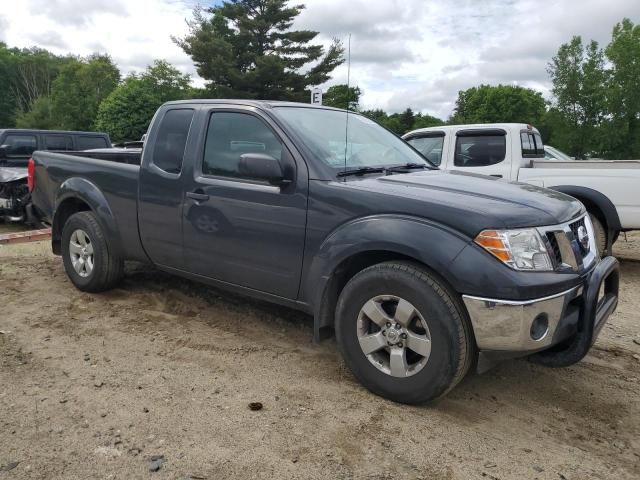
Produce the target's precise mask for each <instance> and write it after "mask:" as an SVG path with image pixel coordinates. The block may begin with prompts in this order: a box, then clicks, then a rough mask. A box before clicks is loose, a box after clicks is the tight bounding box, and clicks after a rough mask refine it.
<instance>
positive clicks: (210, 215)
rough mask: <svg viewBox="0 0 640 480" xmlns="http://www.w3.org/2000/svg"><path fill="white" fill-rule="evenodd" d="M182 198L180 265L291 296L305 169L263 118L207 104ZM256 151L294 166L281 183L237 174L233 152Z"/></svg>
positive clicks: (297, 270)
mask: <svg viewBox="0 0 640 480" xmlns="http://www.w3.org/2000/svg"><path fill="white" fill-rule="evenodd" d="M202 113H203V114H205V115H206V118H205V119H204V121H203V125H205V126H206V129H205V130H204V131H203V132H202V141H201V142H200V143H201V145H202V151H201V153H199V155H197V156H196V157H195V161H194V162H193V172H192V174H190V175H189V177H188V179H186V180H187V183H185V188H186V197H187V198H186V199H185V204H184V213H183V218H184V245H185V257H186V263H187V269H188V270H189V271H190V272H192V273H196V274H199V275H203V276H206V277H209V278H212V279H216V280H221V281H224V282H227V283H231V284H235V285H241V286H244V287H249V288H253V289H256V290H259V291H262V292H267V293H271V294H274V295H278V296H281V297H285V298H290V299H294V298H296V297H297V292H298V286H299V282H300V275H301V270H302V258H303V250H304V238H305V228H306V217H307V192H308V173H307V170H306V165H304V164H302V163H303V162H302V161H301V160H300V163H299V164H297V165H296V161H295V160H294V157H293V154H292V152H293V146H292V145H291V144H290V143H289V141H288V140H287V139H286V137H285V136H284V134H283V132H281V131H280V130H279V128H278V127H277V126H276V125H275V124H273V123H272V122H271V121H270V119H268V118H267V117H265V116H263V115H261V114H260V113H259V112H258V111H256V110H255V109H252V108H249V107H247V108H244V107H234V108H213V109H209V110H205V111H203V112H202ZM245 153H261V154H266V155H269V156H271V157H274V158H276V159H277V160H278V161H279V162H280V164H281V166H282V167H283V168H288V169H290V170H291V169H292V170H293V171H295V172H296V173H295V175H294V181H293V183H291V184H290V185H286V186H283V187H279V186H273V185H270V184H268V183H266V182H262V181H256V180H255V179H251V178H243V176H242V174H241V173H239V168H238V167H239V162H240V156H241V155H242V154H245Z"/></svg>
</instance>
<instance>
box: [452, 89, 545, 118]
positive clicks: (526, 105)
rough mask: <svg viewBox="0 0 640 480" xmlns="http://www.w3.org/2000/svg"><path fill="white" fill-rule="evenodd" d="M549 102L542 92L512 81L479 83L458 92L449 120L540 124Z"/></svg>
mask: <svg viewBox="0 0 640 480" xmlns="http://www.w3.org/2000/svg"><path fill="white" fill-rule="evenodd" d="M545 110H546V105H545V101H544V98H543V97H542V94H541V93H540V92H536V91H535V90H532V89H530V88H523V87H518V86H511V85H495V86H492V85H480V86H478V87H472V88H469V89H467V90H461V91H460V92H458V99H457V100H456V106H455V109H454V111H453V115H452V116H451V118H450V119H449V123H512V122H513V123H531V124H534V125H535V124H539V123H540V121H541V120H542V118H543V117H544V114H545Z"/></svg>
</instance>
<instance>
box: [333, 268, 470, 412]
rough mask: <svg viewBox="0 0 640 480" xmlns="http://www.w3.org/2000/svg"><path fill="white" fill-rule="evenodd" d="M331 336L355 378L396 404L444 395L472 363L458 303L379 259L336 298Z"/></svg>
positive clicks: (425, 275) (412, 271)
mask: <svg viewBox="0 0 640 480" xmlns="http://www.w3.org/2000/svg"><path fill="white" fill-rule="evenodd" d="M336 337H337V340H338V345H339V348H340V351H341V353H342V355H343V357H344V359H345V362H346V364H347V366H348V367H349V368H350V369H351V371H352V372H353V374H354V376H355V377H356V378H357V379H358V380H359V381H360V382H361V383H362V384H363V385H364V386H365V387H366V388H368V389H369V390H371V391H372V392H373V393H376V394H378V395H381V396H383V397H385V398H388V399H390V400H393V401H396V402H401V403H421V402H426V401H429V400H433V399H435V398H438V397H440V396H442V395H444V394H445V393H447V392H448V391H449V390H450V389H451V388H453V387H454V386H455V385H456V384H457V383H458V382H459V381H460V380H461V379H462V378H463V377H464V375H465V374H466V373H467V371H468V369H469V366H470V363H471V360H472V353H473V352H472V345H471V334H470V330H469V327H468V322H467V321H466V319H465V317H464V315H463V310H462V307H461V305H460V302H459V300H458V299H457V298H456V296H455V294H453V293H452V292H450V291H449V290H448V288H447V287H446V286H445V285H444V284H442V282H441V281H439V280H437V279H436V278H435V277H434V276H432V275H431V274H430V273H429V272H427V271H426V270H425V269H423V268H421V267H419V266H417V265H414V264H411V263H403V262H385V263H381V264H378V265H374V266H372V267H369V268H367V269H365V270H363V271H362V272H360V273H358V274H357V275H356V276H354V277H353V278H352V279H351V280H350V281H349V283H347V285H346V286H345V288H344V289H343V291H342V293H341V295H340V299H339V300H338V305H337V308H336Z"/></svg>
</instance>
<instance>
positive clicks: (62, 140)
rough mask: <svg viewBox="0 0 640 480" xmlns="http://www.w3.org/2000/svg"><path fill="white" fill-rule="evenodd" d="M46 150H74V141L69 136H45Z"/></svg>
mask: <svg viewBox="0 0 640 480" xmlns="http://www.w3.org/2000/svg"><path fill="white" fill-rule="evenodd" d="M44 148H45V149H46V150H73V141H72V139H71V137H70V136H68V135H45V137H44Z"/></svg>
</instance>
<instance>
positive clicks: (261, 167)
mask: <svg viewBox="0 0 640 480" xmlns="http://www.w3.org/2000/svg"><path fill="white" fill-rule="evenodd" d="M238 173H239V174H240V175H242V176H243V177H248V178H253V179H256V180H264V181H266V182H269V183H270V184H271V185H275V186H278V187H284V186H286V185H289V184H290V183H291V182H292V180H291V179H289V178H286V177H285V174H284V172H283V170H282V166H281V165H280V162H279V161H278V160H276V159H275V158H273V157H272V156H271V155H267V154H265V153H244V154H242V155H240V163H239V165H238Z"/></svg>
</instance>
